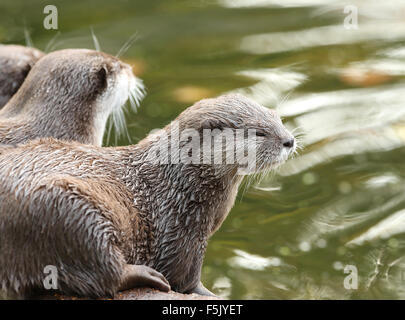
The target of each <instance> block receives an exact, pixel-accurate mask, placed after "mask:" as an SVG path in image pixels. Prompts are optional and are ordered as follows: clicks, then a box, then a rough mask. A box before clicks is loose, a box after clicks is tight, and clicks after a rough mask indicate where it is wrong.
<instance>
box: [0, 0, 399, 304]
mask: <svg viewBox="0 0 405 320" xmlns="http://www.w3.org/2000/svg"><path fill="white" fill-rule="evenodd" d="M46 4H48V3H45V2H43V1H38V0H32V1H22V0H13V1H11V0H2V1H1V3H0V42H3V43H22V44H24V43H25V42H26V37H25V36H24V33H25V34H28V33H29V34H30V38H31V39H32V42H33V44H34V45H35V46H36V47H38V48H40V49H43V50H45V49H46V48H47V50H57V49H62V48H68V47H87V48H94V45H93V41H92V37H91V32H90V27H93V29H94V33H95V34H96V36H97V37H98V40H99V42H100V45H101V48H102V50H103V51H106V52H108V53H111V54H116V53H117V52H118V51H119V50H120V48H121V47H122V46H123V45H124V43H125V42H126V41H127V40H128V39H130V38H131V37H132V36H133V35H134V34H135V33H136V34H137V40H136V42H135V43H134V44H133V45H132V46H131V47H130V48H129V49H128V50H127V51H126V52H125V53H124V54H123V56H122V59H124V60H125V61H127V62H129V63H132V64H133V65H134V71H135V72H136V73H137V74H138V75H139V77H141V78H142V79H143V80H144V82H145V85H146V87H147V93H148V94H147V97H146V98H145V100H144V101H143V102H142V105H141V107H140V109H139V110H138V112H137V113H134V112H129V113H128V115H127V121H128V124H129V125H128V136H123V137H116V136H114V134H112V135H111V136H110V137H105V144H107V145H126V144H128V143H136V142H137V141H139V140H140V139H142V138H143V137H145V135H146V134H147V133H148V132H149V131H150V130H152V129H154V128H159V127H162V126H164V125H165V124H167V123H168V122H169V121H170V120H172V119H174V118H175V117H176V116H177V115H178V114H179V113H180V112H181V111H182V110H184V109H185V108H186V107H187V106H189V105H191V104H192V103H194V102H195V101H197V100H199V99H201V98H205V97H212V96H217V95H219V94H222V93H225V92H230V91H232V92H241V93H243V94H245V95H247V96H249V97H251V98H253V99H255V100H256V101H258V102H260V103H262V104H264V105H265V106H267V107H269V108H276V109H277V110H278V111H279V113H280V114H281V115H282V116H283V118H284V122H285V123H286V125H287V126H288V127H289V128H290V129H294V128H298V129H296V132H297V133H298V136H299V139H300V143H301V145H302V146H303V150H302V151H301V153H300V155H299V156H298V157H296V158H295V159H292V160H291V161H289V162H288V163H287V164H286V165H285V166H283V167H282V168H281V169H280V170H279V171H278V172H277V173H276V174H274V175H272V176H271V177H267V178H265V179H264V180H263V181H261V183H260V184H257V185H255V186H254V187H250V188H248V189H246V190H245V188H242V189H241V192H240V194H239V196H238V200H237V202H236V204H235V206H234V208H233V209H232V211H231V213H230V215H229V217H228V218H227V220H226V221H225V223H224V224H223V226H222V228H221V229H220V230H219V231H218V232H217V233H216V234H215V235H214V237H213V238H212V239H211V240H210V243H209V246H208V251H207V255H206V258H205V262H204V266H203V271H202V274H203V275H202V278H203V282H204V283H205V284H206V286H207V287H208V288H210V289H212V290H213V291H214V292H216V293H217V294H220V295H222V296H224V297H228V298H234V299H311V298H315V299H368V298H376V299H386V298H394V299H397V298H400V299H403V298H405V292H404V289H403V288H404V287H405V286H404V284H405V260H404V259H403V258H402V257H403V252H404V250H405V236H404V231H405V211H404V209H405V192H404V191H405V184H404V181H405V162H404V157H405V147H404V144H405V121H404V120H405V106H404V102H403V92H404V81H405V78H404V75H405V3H404V2H403V1H400V0H389V1H384V2H381V1H366V0H363V1H360V0H353V1H351V2H350V4H351V5H355V6H356V8H357V9H358V12H359V18H358V28H357V29H350V30H348V29H346V28H345V27H344V25H343V22H344V19H345V18H346V16H347V14H345V13H344V4H345V3H344V2H343V1H333V0H329V1H320V0H305V1H304V0H302V1H297V0H295V1H294V0H283V1H281V0H280V1H275V0H251V1H248V0H235V1H230V0H218V1H217V0H211V1H204V0H188V1H163V0H159V1H156V0H155V1H146V0H145V1H113V2H112V1H106V0H104V1H90V0H86V1H80V2H68V1H54V2H53V4H55V5H56V6H57V7H58V9H59V30H58V31H49V30H45V29H44V28H43V26H42V19H43V18H44V15H43V13H42V10H43V7H44V6H45V5H46ZM347 265H349V266H355V267H356V268H357V270H358V274H359V282H358V288H357V289H354V290H349V289H346V288H345V287H344V279H345V277H346V276H347V275H348V274H345V273H344V268H345V267H346V266H347Z"/></svg>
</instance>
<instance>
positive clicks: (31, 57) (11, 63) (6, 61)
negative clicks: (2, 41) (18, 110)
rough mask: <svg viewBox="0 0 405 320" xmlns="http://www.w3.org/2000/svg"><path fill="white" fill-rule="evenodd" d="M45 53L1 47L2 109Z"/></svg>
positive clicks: (14, 46)
mask: <svg viewBox="0 0 405 320" xmlns="http://www.w3.org/2000/svg"><path fill="white" fill-rule="evenodd" d="M43 55H44V53H43V52H41V51H39V50H37V49H35V48H29V47H24V46H19V45H11V44H10V45H0V109H1V108H2V107H3V106H4V105H5V104H6V103H7V102H8V101H9V100H10V99H11V97H12V96H13V95H14V94H15V93H16V92H17V90H18V88H20V86H21V85H22V83H23V82H24V79H25V77H26V76H27V74H28V72H29V71H30V70H31V68H32V67H33V66H34V64H35V63H36V62H37V61H38V60H39V59H40V58H41V57H42V56H43Z"/></svg>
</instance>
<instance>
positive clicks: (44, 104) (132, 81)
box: [0, 49, 144, 146]
mask: <svg viewBox="0 0 405 320" xmlns="http://www.w3.org/2000/svg"><path fill="white" fill-rule="evenodd" d="M143 95H144V89H143V84H142V82H141V80H139V79H138V78H136V77H135V76H134V75H133V73H132V68H131V66H129V65H128V64H126V63H123V62H121V61H120V60H119V59H117V58H115V57H113V56H110V55H108V54H106V53H103V52H98V51H93V50H87V49H66V50H59V51H54V52H52V53H49V54H47V55H45V56H44V57H42V58H41V59H39V60H38V61H37V62H36V64H35V65H34V66H33V68H32V69H31V71H30V72H29V74H28V76H27V78H26V79H25V81H24V83H23V84H22V86H21V87H20V89H19V90H18V91H17V93H16V94H15V95H14V96H13V97H12V98H11V100H10V101H9V102H8V103H7V104H6V105H5V106H4V108H3V109H1V110H0V143H1V144H13V145H14V144H18V143H23V142H26V141H28V140H32V139H35V138H41V137H53V138H56V139H62V140H68V141H72V140H74V141H78V142H81V143H86V144H94V145H98V146H101V144H102V139H103V135H104V129H105V125H106V122H107V118H108V117H109V115H110V114H112V117H113V120H114V124H115V125H116V126H117V127H118V129H119V130H122V129H123V128H125V122H124V120H123V119H124V114H123V110H122V108H121V107H122V106H123V105H124V103H125V102H126V101H127V99H130V101H131V103H132V105H133V106H134V107H135V105H136V104H138V103H139V101H140V99H142V97H143Z"/></svg>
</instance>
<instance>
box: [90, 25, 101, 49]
mask: <svg viewBox="0 0 405 320" xmlns="http://www.w3.org/2000/svg"><path fill="white" fill-rule="evenodd" d="M90 30H91V37H92V38H93V43H94V48H95V49H96V51H101V47H100V43H99V42H98V39H97V37H96V35H95V33H94V30H93V27H90Z"/></svg>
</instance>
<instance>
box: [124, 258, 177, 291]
mask: <svg viewBox="0 0 405 320" xmlns="http://www.w3.org/2000/svg"><path fill="white" fill-rule="evenodd" d="M135 287H152V288H155V289H158V290H161V291H165V292H168V291H170V284H169V282H168V281H167V280H166V278H165V277H164V276H163V275H162V274H161V273H160V272H158V271H156V270H154V269H152V268H150V267H148V266H144V265H133V264H127V265H126V266H125V268H124V273H123V279H122V283H121V287H120V290H127V289H131V288H135Z"/></svg>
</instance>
